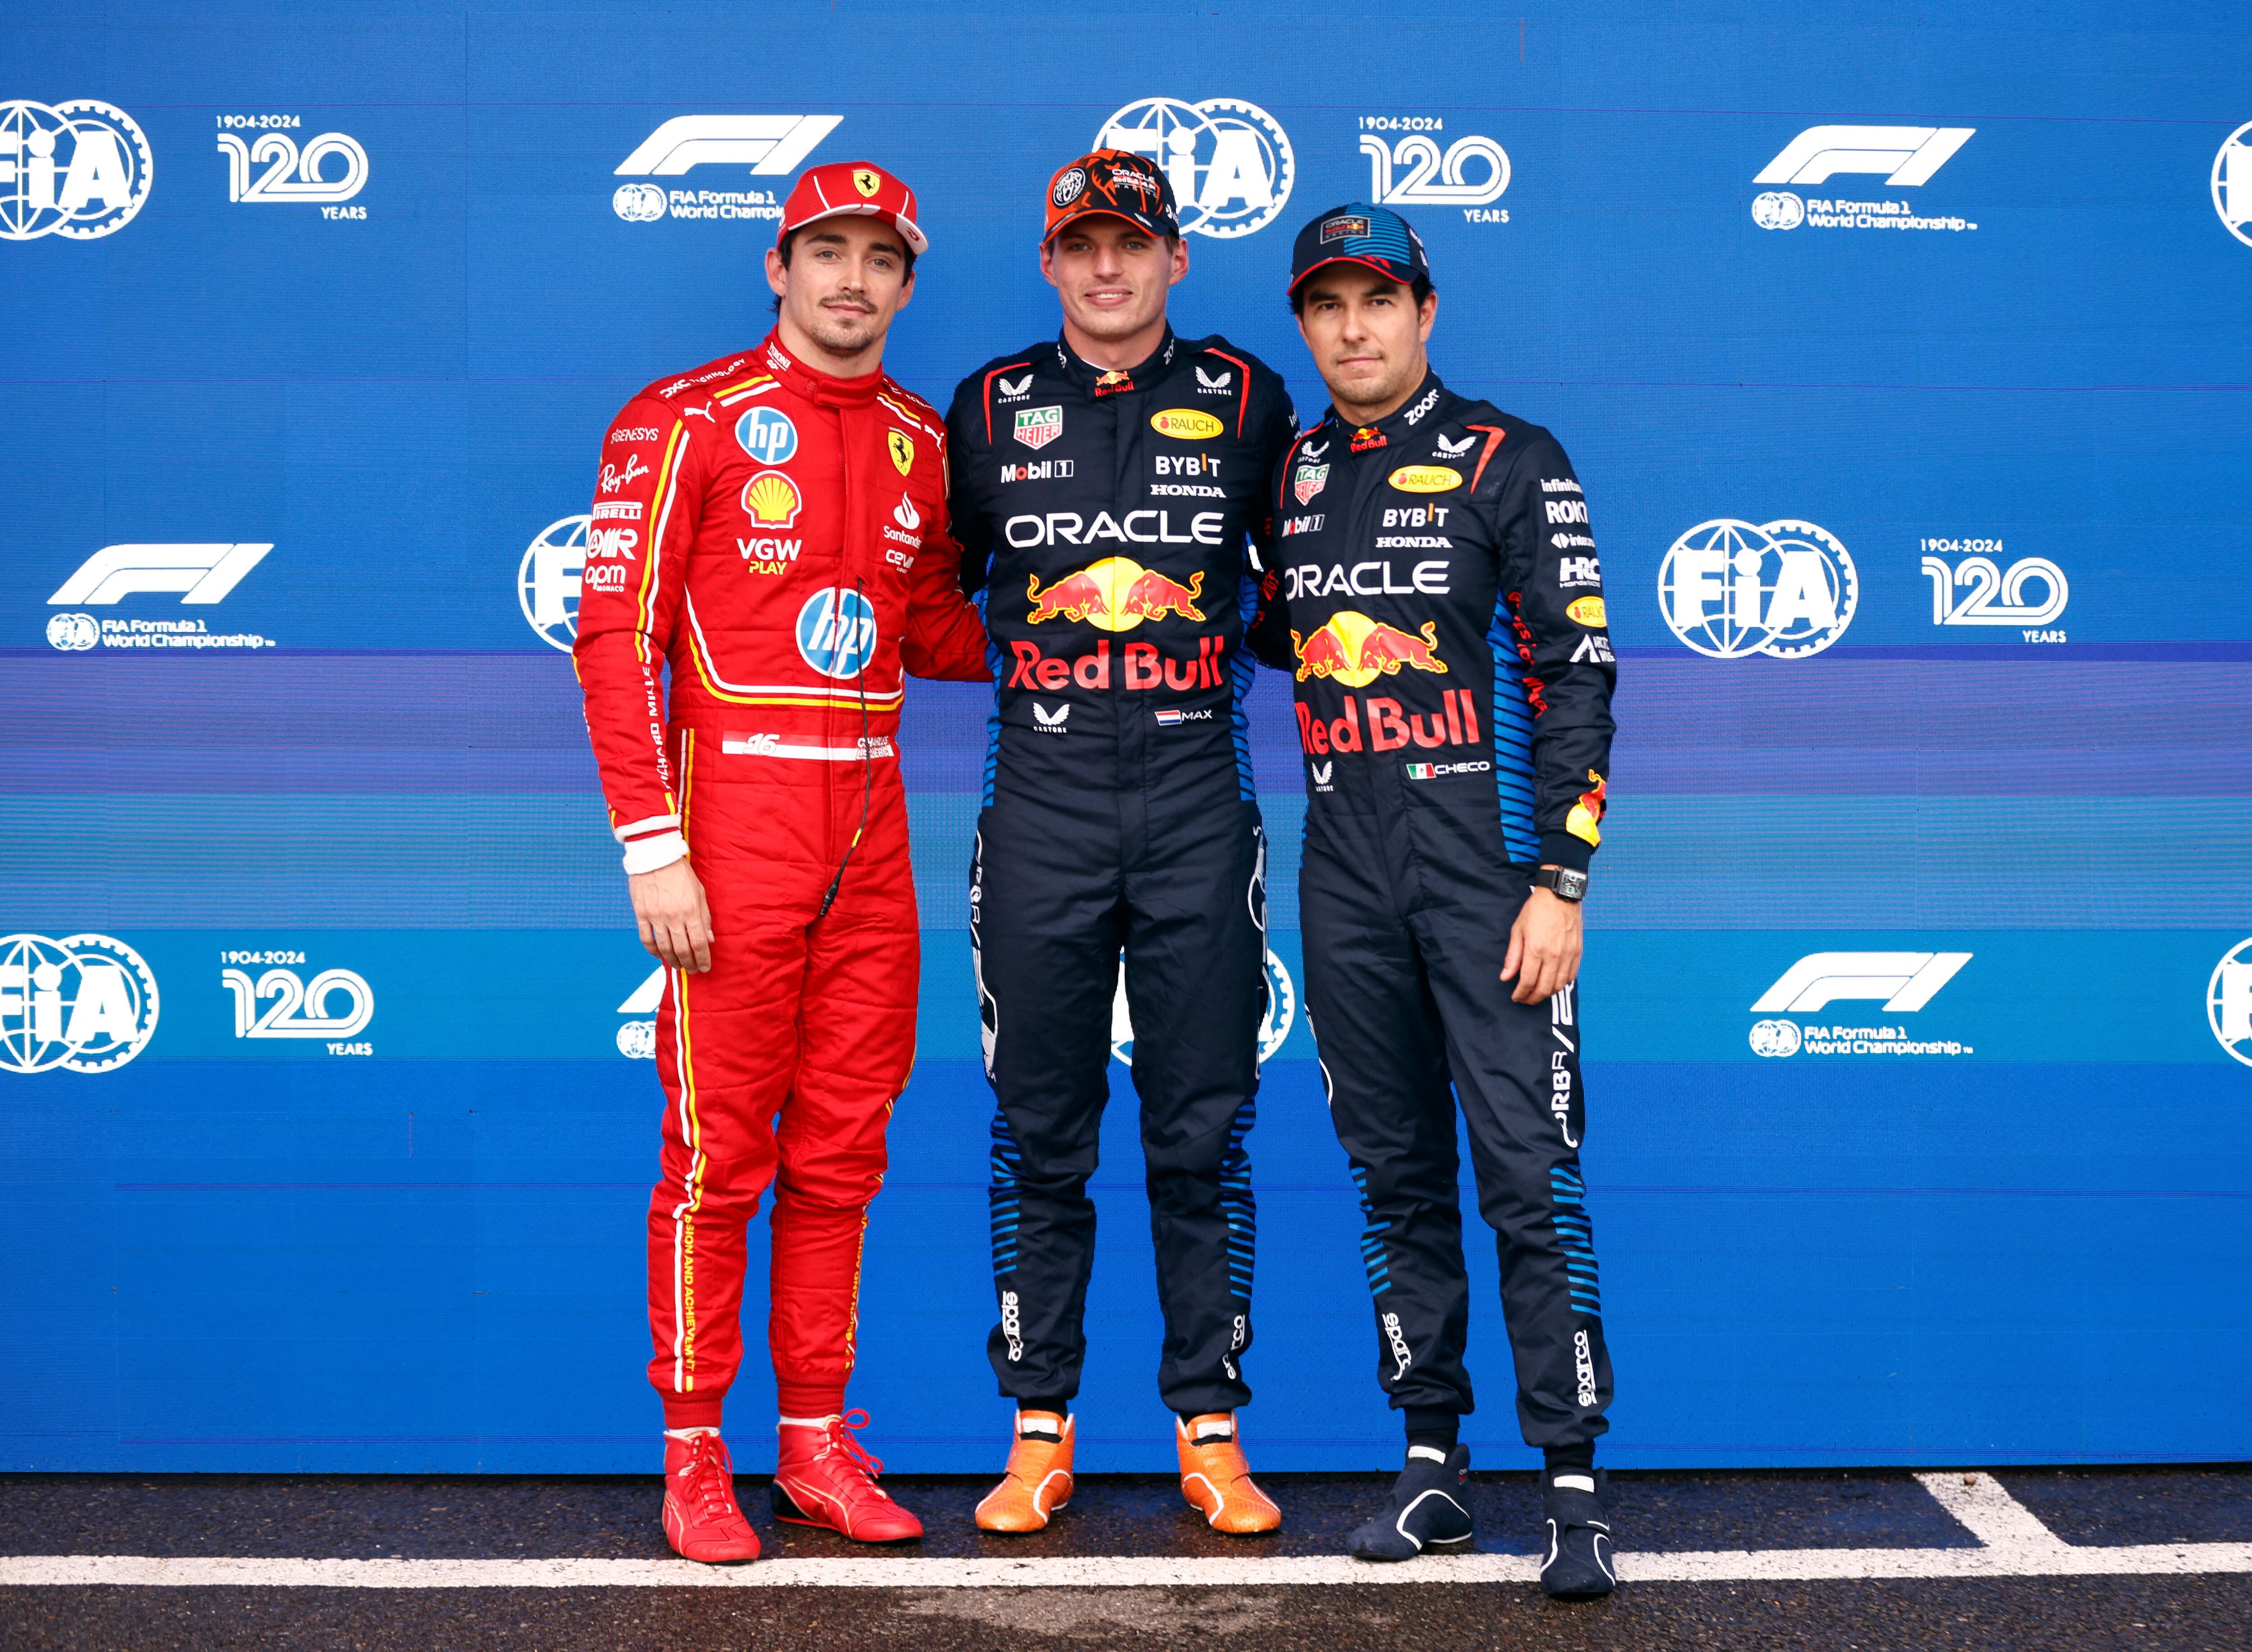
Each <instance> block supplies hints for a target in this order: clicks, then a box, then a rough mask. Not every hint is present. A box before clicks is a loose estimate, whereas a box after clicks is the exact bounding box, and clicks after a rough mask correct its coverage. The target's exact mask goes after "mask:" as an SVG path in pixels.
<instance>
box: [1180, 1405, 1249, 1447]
mask: <svg viewBox="0 0 2252 1652" xmlns="http://www.w3.org/2000/svg"><path fill="white" fill-rule="evenodd" d="M1212 1414H1213V1413H1210V1412H1208V1411H1183V1412H1176V1413H1174V1415H1175V1416H1177V1417H1178V1418H1179V1419H1181V1426H1182V1427H1184V1428H1185V1429H1187V1430H1188V1431H1189V1443H1190V1444H1191V1445H1192V1446H1201V1445H1204V1444H1205V1443H1206V1441H1208V1440H1233V1439H1234V1438H1235V1430H1234V1428H1232V1427H1231V1428H1229V1429H1227V1431H1226V1432H1224V1433H1223V1432H1222V1431H1220V1429H1218V1428H1212V1429H1208V1430H1206V1431H1205V1432H1204V1433H1198V1432H1197V1426H1196V1420H1197V1419H1198V1418H1199V1417H1209V1416H1211V1415H1212Z"/></svg>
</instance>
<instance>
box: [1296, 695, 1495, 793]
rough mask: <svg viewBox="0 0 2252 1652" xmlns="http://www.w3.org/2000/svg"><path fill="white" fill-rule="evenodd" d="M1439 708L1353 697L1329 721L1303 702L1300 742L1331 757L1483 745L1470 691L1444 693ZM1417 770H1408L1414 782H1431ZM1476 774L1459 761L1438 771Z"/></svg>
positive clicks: (1317, 752) (1316, 753)
mask: <svg viewBox="0 0 2252 1652" xmlns="http://www.w3.org/2000/svg"><path fill="white" fill-rule="evenodd" d="M1439 706H1440V709H1439V710H1437V711H1408V709H1407V708H1406V707H1405V706H1403V705H1401V703H1400V702H1399V701H1398V700H1394V699H1387V698H1384V697H1382V696H1381V695H1376V694H1371V695H1369V696H1367V697H1366V699H1365V700H1364V699H1363V698H1360V697H1359V696H1356V695H1352V694H1348V695H1346V696H1345V715H1344V716H1342V717H1329V718H1323V717H1316V716H1315V715H1314V714H1313V712H1312V711H1310V709H1309V708H1308V707H1307V705H1306V704H1305V702H1304V701H1303V700H1301V701H1300V702H1298V744H1299V745H1300V746H1302V747H1303V748H1304V749H1305V750H1306V751H1308V752H1310V753H1313V755H1315V756H1316V757H1326V756H1328V755H1329V754H1330V753H1331V752H1359V751H1371V752H1398V751H1405V750H1407V749H1408V747H1410V746H1415V747H1420V748H1421V749H1423V750H1425V751H1431V750H1435V749H1437V748H1438V747H1441V746H1479V745H1481V744H1482V743H1483V739H1482V736H1481V735H1480V734H1479V732H1478V720H1477V705H1474V704H1473V703H1472V702H1471V699H1470V691H1469V690H1468V689H1447V690H1444V691H1442V692H1441V694H1440V695H1439ZM1415 767H1416V766H1415V765H1414V764H1410V765H1409V766H1408V773H1409V775H1410V777H1411V778H1414V779H1419V780H1428V779H1429V778H1431V775H1430V774H1421V775H1418V774H1415V773H1414V769H1415ZM1425 767H1429V766H1428V765H1426V766H1425ZM1470 772H1471V770H1470V767H1468V766H1467V765H1464V764H1459V763H1457V764H1449V765H1442V766H1441V767H1439V768H1437V769H1435V770H1434V771H1433V773H1435V774H1436V773H1443V774H1469V773H1470ZM1480 772H1484V770H1483V769H1481V770H1480Z"/></svg>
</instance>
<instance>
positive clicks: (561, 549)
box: [516, 501, 641, 654]
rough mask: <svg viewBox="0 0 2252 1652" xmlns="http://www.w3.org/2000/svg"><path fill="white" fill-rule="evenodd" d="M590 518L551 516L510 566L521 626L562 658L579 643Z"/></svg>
mask: <svg viewBox="0 0 2252 1652" xmlns="http://www.w3.org/2000/svg"><path fill="white" fill-rule="evenodd" d="M627 503H628V504H630V505H631V506H632V508H633V509H634V510H636V511H637V510H640V509H641V507H640V505H639V504H638V503H635V502H633V501H628V502H627ZM595 508H596V509H597V510H620V509H622V508H624V507H622V506H619V505H598V506H596V507H595ZM593 525H594V517H591V516H584V515H581V516H575V517H557V518H556V519H555V520H554V521H553V522H551V523H549V524H547V525H546V527H544V528H542V529H541V530H540V531H539V536H538V537H537V538H534V539H533V540H532V543H531V544H530V545H526V546H525V549H524V556H523V558H522V559H521V560H519V561H518V563H517V565H516V600H517V605H518V607H521V608H522V609H523V610H524V622H525V624H526V625H528V626H530V627H531V628H532V629H533V630H534V631H536V632H538V633H539V640H540V641H541V642H545V643H546V644H547V646H548V647H550V648H552V649H562V650H563V652H564V653H566V654H568V653H569V652H570V651H571V645H572V644H573V642H577V641H578V640H579V594H580V587H581V585H582V583H583V581H584V580H585V578H586V570H587V555H588V549H587V531H588V530H589V529H590V528H591V527H592V526H593ZM612 543H615V542H612Z"/></svg>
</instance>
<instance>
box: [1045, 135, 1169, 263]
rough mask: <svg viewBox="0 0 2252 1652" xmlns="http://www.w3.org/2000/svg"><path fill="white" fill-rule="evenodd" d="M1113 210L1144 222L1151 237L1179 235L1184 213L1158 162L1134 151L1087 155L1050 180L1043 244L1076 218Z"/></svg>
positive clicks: (1116, 214) (1119, 215)
mask: <svg viewBox="0 0 2252 1652" xmlns="http://www.w3.org/2000/svg"><path fill="white" fill-rule="evenodd" d="M1097 212H1108V213H1109V214H1110V215H1111V216H1112V217H1113V218H1123V219H1126V220H1128V221H1129V223H1134V224H1139V225H1140V226H1142V227H1143V229H1145V230H1147V231H1149V232H1150V233H1151V234H1152V235H1165V236H1173V237H1178V235H1179V234H1180V233H1181V220H1180V214H1179V212H1178V209H1177V208H1176V206H1175V205H1174V201H1173V186H1172V184H1171V182H1170V181H1169V180H1168V179H1167V178H1166V177H1165V175H1164V172H1162V171H1160V170H1158V168H1157V163H1155V162H1154V161H1151V160H1150V159H1149V157H1148V156H1141V155H1136V154H1135V153H1134V152H1133V151H1132V150H1130V149H1097V150H1095V152H1094V153H1093V154H1092V155H1082V156H1080V157H1079V159H1077V160H1075V161H1074V162H1073V163H1071V164H1070V165H1069V166H1067V167H1065V168H1064V169H1063V170H1061V171H1060V172H1058V173H1057V174H1056V175H1055V176H1054V177H1052V178H1050V179H1049V180H1048V226H1047V228H1046V230H1044V231H1042V232H1041V234H1040V239H1041V240H1042V241H1043V242H1046V241H1052V240H1053V239H1055V233H1056V232H1057V231H1058V230H1060V229H1061V228H1062V227H1063V226H1065V225H1067V224H1068V223H1070V222H1071V221H1072V220H1073V219H1081V218H1091V217H1093V216H1094V215H1095V213H1097Z"/></svg>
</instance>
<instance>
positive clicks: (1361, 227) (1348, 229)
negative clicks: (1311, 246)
mask: <svg viewBox="0 0 2252 1652" xmlns="http://www.w3.org/2000/svg"><path fill="white" fill-rule="evenodd" d="M1366 239H1368V220H1367V219H1365V218H1331V219H1323V220H1322V245H1323V246H1328V245H1329V244H1330V243H1331V241H1344V240H1357V241H1365V240H1366Z"/></svg>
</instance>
